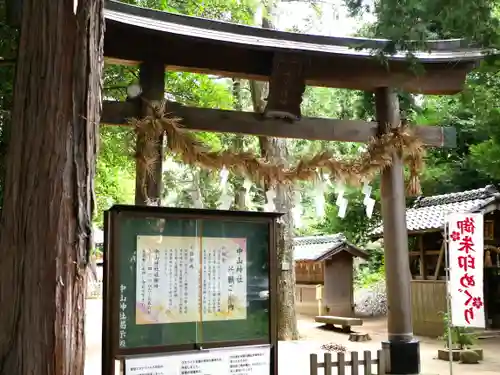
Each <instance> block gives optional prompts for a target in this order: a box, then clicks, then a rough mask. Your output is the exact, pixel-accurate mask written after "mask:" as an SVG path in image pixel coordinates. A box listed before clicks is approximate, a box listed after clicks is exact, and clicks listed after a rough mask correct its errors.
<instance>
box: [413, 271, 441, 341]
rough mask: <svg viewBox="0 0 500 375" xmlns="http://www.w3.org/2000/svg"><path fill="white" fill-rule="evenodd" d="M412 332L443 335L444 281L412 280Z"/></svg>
mask: <svg viewBox="0 0 500 375" xmlns="http://www.w3.org/2000/svg"><path fill="white" fill-rule="evenodd" d="M411 293H412V295H411V296H412V318H413V333H414V334H415V335H417V336H429V337H438V336H441V335H443V329H444V326H443V317H442V316H441V314H440V313H441V312H445V311H446V282H445V281H442V280H412V282H411Z"/></svg>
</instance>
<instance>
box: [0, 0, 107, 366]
mask: <svg viewBox="0 0 500 375" xmlns="http://www.w3.org/2000/svg"><path fill="white" fill-rule="evenodd" d="M103 4H104V0H79V4H78V9H77V12H76V15H75V10H74V0H24V1H23V17H22V26H21V35H20V40H19V53H18V60H17V72H16V82H15V90H14V106H13V112H12V128H11V132H10V141H9V150H8V153H7V160H6V179H5V185H6V186H5V195H4V205H3V210H2V217H1V229H0V233H1V237H0V248H1V252H2V255H1V257H0V301H2V308H1V309H0V374H1V375H27V374H36V375H45V374H46V375H82V374H83V371H84V354H85V340H84V316H85V289H86V276H85V275H86V272H85V270H86V266H87V263H88V259H89V255H90V249H91V246H92V225H91V218H92V211H93V205H94V199H93V187H94V186H93V178H94V174H95V158H96V152H97V140H96V137H97V134H98V133H97V127H98V124H99V119H100V108H101V74H102V65H103V34H104V18H103Z"/></svg>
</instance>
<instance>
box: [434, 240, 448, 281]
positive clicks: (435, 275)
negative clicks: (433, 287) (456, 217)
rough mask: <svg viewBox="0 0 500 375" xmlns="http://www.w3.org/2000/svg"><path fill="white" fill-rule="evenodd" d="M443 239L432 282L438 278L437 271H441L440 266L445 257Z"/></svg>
mask: <svg viewBox="0 0 500 375" xmlns="http://www.w3.org/2000/svg"><path fill="white" fill-rule="evenodd" d="M445 241H446V240H445V239H444V238H443V242H442V243H441V249H440V250H439V257H438V260H437V263H436V269H435V270H434V280H437V279H438V278H439V271H440V270H441V265H442V264H443V258H444V256H445V254H444V250H445Z"/></svg>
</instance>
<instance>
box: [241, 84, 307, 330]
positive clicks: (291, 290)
mask: <svg viewBox="0 0 500 375" xmlns="http://www.w3.org/2000/svg"><path fill="white" fill-rule="evenodd" d="M267 86H268V84H265V83H264V84H263V83H261V82H255V81H251V82H250V89H251V92H252V102H253V107H254V111H255V112H258V113H262V112H263V111H264V108H265V100H264V98H265V97H267V91H268V90H267ZM259 144H260V150H261V156H262V157H263V158H265V159H266V160H268V161H270V162H273V163H276V164H281V165H284V166H287V165H288V164H289V158H290V156H289V154H288V144H287V140H286V139H281V138H273V137H259ZM266 189H267V187H266ZM292 190H293V189H292V186H291V185H290V184H278V186H276V198H275V200H274V202H275V205H276V211H277V212H282V213H284V215H283V216H282V218H281V220H280V221H279V222H278V225H277V230H278V233H276V238H277V242H278V243H277V252H278V254H277V255H278V289H279V290H278V293H279V308H278V339H279V340H297V339H298V338H299V332H298V328H297V316H296V313H295V263H294V259H293V217H292V215H291V209H292V193H293V191H292ZM264 198H265V197H264ZM284 265H286V266H287V267H283V266H284Z"/></svg>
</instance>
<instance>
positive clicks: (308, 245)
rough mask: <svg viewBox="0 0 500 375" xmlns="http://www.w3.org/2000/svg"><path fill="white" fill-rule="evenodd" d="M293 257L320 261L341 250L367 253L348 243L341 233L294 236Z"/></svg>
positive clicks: (354, 253)
mask: <svg viewBox="0 0 500 375" xmlns="http://www.w3.org/2000/svg"><path fill="white" fill-rule="evenodd" d="M293 246H294V259H295V260H313V261H321V260H324V259H326V258H329V257H331V256H333V255H335V254H337V253H339V252H341V251H347V252H349V253H350V254H352V255H353V256H359V257H362V258H367V257H368V254H367V253H366V252H365V251H363V250H361V249H359V248H357V247H356V246H354V245H352V244H351V243H349V242H348V241H347V240H346V238H345V237H344V235H343V234H342V233H338V234H334V235H330V236H310V237H296V238H294V239H293Z"/></svg>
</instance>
